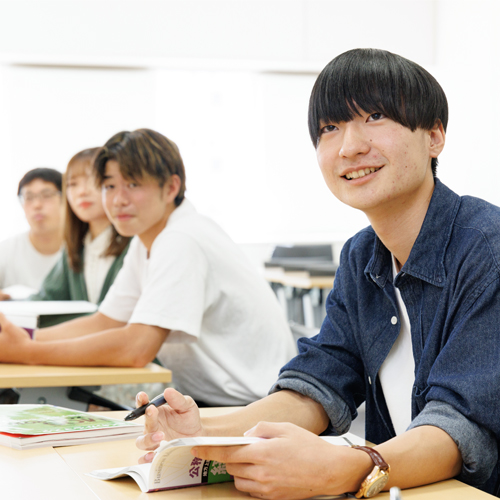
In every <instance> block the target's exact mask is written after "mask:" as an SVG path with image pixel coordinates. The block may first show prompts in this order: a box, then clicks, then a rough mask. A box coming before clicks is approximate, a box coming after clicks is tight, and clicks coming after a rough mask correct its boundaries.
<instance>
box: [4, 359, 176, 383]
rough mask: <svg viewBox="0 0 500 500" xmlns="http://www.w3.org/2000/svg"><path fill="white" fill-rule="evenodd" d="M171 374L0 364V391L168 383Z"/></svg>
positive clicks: (152, 368) (151, 368)
mask: <svg viewBox="0 0 500 500" xmlns="http://www.w3.org/2000/svg"><path fill="white" fill-rule="evenodd" d="M171 381H172V372H171V371H170V370H167V369H166V368H163V367H161V366H159V365H157V364H154V363H149V364H148V365H146V366H145V367H144V368H114V367H79V366H38V365H36V366H31V365H11V364H7V363H0V388H10V387H19V388H21V387H69V386H89V385H90V386H92V385H108V384H141V383H149V382H161V383H165V384H166V383H169V382H171Z"/></svg>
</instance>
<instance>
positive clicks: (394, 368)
mask: <svg viewBox="0 0 500 500" xmlns="http://www.w3.org/2000/svg"><path fill="white" fill-rule="evenodd" d="M392 273H393V277H396V275H397V273H398V271H397V268H396V262H395V259H394V256H392ZM394 290H395V291H396V299H397V302H398V312H399V317H400V318H401V329H400V331H399V337H398V338H397V339H396V342H394V345H393V346H392V348H391V351H390V352H389V355H388V356H387V358H386V359H385V360H384V362H383V363H382V366H381V368H380V371H379V377H380V384H381V385H382V390H383V392H384V397H385V402H386V403H387V407H388V409H389V415H390V416H391V420H392V424H393V426H394V430H395V431H396V435H399V434H402V433H403V432H405V431H406V429H407V428H408V426H409V425H410V423H411V392H412V388H413V383H414V382H415V360H414V358H413V347H412V342H411V326H410V318H409V317H408V312H407V310H406V306H405V304H404V302H403V298H402V297H401V292H400V291H399V289H398V288H396V287H395V288H394Z"/></svg>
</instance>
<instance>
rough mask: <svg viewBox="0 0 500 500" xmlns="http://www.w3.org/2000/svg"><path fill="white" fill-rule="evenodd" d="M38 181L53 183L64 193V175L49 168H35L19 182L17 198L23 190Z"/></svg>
mask: <svg viewBox="0 0 500 500" xmlns="http://www.w3.org/2000/svg"><path fill="white" fill-rule="evenodd" d="M36 179H40V180H42V181H45V182H51V183H52V184H54V186H55V187H56V188H57V190H58V191H59V192H61V191H62V174H61V172H59V171H58V170H55V169H53V168H47V167H40V168H34V169H33V170H30V171H29V172H26V173H25V174H24V176H23V178H22V179H21V180H20V181H19V187H18V189H17V196H19V195H20V194H21V189H22V188H23V187H24V186H26V184H29V183H30V182H33V181H34V180H36Z"/></svg>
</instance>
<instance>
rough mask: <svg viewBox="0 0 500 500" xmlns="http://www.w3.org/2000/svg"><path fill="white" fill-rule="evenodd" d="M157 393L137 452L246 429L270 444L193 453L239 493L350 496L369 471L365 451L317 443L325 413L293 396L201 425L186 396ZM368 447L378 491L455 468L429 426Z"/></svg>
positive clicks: (450, 452) (439, 434)
mask: <svg viewBox="0 0 500 500" xmlns="http://www.w3.org/2000/svg"><path fill="white" fill-rule="evenodd" d="M164 395H165V399H166V400H167V401H168V403H169V404H168V405H165V406H162V407H160V408H155V407H154V406H151V407H150V408H148V411H147V413H146V429H145V432H146V434H145V435H144V436H141V437H140V438H138V439H137V446H138V447H139V448H141V449H143V450H152V449H155V448H156V447H157V446H158V445H159V443H160V441H161V440H162V439H174V438H177V437H186V436H189V435H207V436H224V435H225V436H237V435H241V434H243V433H244V432H246V431H250V432H247V434H246V435H247V436H257V437H263V438H272V439H266V440H265V441H262V442H260V443H257V444H252V445H249V446H242V447H206V448H204V447H198V448H196V449H195V450H194V451H193V454H195V455H196V456H198V457H200V458H204V459H210V460H217V461H220V462H223V463H226V465H227V470H228V472H229V473H230V474H232V475H234V476H236V482H235V484H236V486H237V488H238V489H240V490H242V491H248V492H250V493H252V494H257V495H258V496H261V497H263V498H271V497H272V498H306V497H310V496H311V495H318V494H341V493H345V492H354V491H357V490H358V489H359V486H360V484H361V482H362V481H363V479H364V478H365V477H366V476H367V475H368V474H369V473H370V471H371V470H372V469H373V462H372V460H371V458H370V457H369V456H368V455H367V454H366V453H365V452H363V451H359V450H354V449H351V448H348V447H341V446H333V445H330V444H328V443H325V442H324V441H323V440H321V439H320V438H319V437H318V436H317V435H316V434H317V433H320V432H322V430H324V429H325V428H326V426H327V424H328V417H327V415H326V413H325V412H324V410H323V408H322V407H321V405H319V404H318V403H316V402H315V401H313V400H311V399H310V398H307V397H305V396H302V395H300V394H298V393H295V392H293V391H287V390H283V391H279V392H276V393H273V394H271V395H270V396H267V397H266V398H264V399H262V400H260V401H257V402H255V403H252V404H250V405H248V406H247V407H245V408H243V409H240V410H236V411H234V412H231V413H228V414H225V415H221V416H217V417H210V418H204V419H200V417H199V411H198V408H197V407H196V405H195V404H194V402H193V401H192V399H191V398H189V397H184V396H182V395H180V394H179V393H178V392H176V391H175V390H174V389H167V390H165V393H164ZM146 402H147V397H146V396H145V394H144V393H140V394H139V395H138V400H137V404H138V405H141V404H144V403H146ZM259 422H260V423H259ZM279 422H292V423H293V424H295V425H293V424H290V423H279ZM305 429H307V430H305ZM376 449H378V450H379V451H380V453H381V454H382V456H383V457H384V459H385V460H386V462H387V463H389V464H390V465H391V474H390V482H389V483H388V484H387V487H386V489H388V488H390V487H391V486H393V485H397V486H399V487H400V488H408V487H411V486H418V485H421V484H427V483H432V482H435V481H439V480H443V479H448V478H451V477H454V476H456V475H457V474H458V473H459V472H460V468H461V465H462V460H461V456H460V453H459V451H458V448H457V446H456V445H455V443H454V442H453V440H452V439H451V438H450V437H449V436H448V434H446V433H445V432H444V431H442V430H441V429H439V428H437V427H432V426H422V427H418V428H415V429H412V430H410V431H408V432H406V433H404V434H402V435H401V436H398V437H396V438H394V439H392V440H390V441H388V442H386V443H384V444H383V445H380V446H377V447H376ZM152 458H153V453H148V454H147V455H145V456H144V457H143V458H142V460H141V461H143V462H145V461H150V460H151V459H152Z"/></svg>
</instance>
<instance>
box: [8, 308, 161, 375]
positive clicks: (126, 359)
mask: <svg viewBox="0 0 500 500" xmlns="http://www.w3.org/2000/svg"><path fill="white" fill-rule="evenodd" d="M0 320H1V321H2V323H1V326H2V331H1V332H0V362H6V363H24V364H31V365H37V364H40V365H59V366H127V367H142V366H145V365H146V364H147V363H148V362H150V361H152V360H153V359H154V357H155V355H156V353H157V352H158V350H159V348H160V346H161V344H162V343H163V341H164V340H165V338H166V336H167V334H168V330H165V329H163V328H159V327H156V326H150V325H142V324H131V325H126V326H124V327H121V328H113V329H110V330H105V331H102V332H97V333H92V334H89V335H85V336H82V337H77V338H70V339H62V340H51V341H44V342H40V341H37V340H31V339H30V338H29V336H28V334H27V333H26V331H25V330H23V329H22V328H20V327H18V326H16V325H13V324H12V323H10V322H9V321H7V320H6V319H5V318H4V317H2V316H1V315H0Z"/></svg>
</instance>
